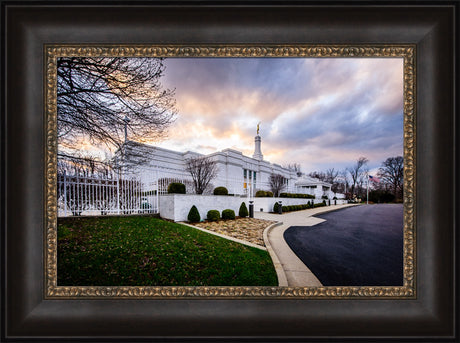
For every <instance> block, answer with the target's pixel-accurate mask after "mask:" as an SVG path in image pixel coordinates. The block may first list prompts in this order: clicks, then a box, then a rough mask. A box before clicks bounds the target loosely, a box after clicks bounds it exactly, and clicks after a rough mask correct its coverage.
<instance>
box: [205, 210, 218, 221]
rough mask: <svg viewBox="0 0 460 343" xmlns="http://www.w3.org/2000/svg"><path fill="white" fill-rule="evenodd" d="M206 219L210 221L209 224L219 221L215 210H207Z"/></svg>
mask: <svg viewBox="0 0 460 343" xmlns="http://www.w3.org/2000/svg"><path fill="white" fill-rule="evenodd" d="M206 218H207V219H208V220H209V221H210V222H215V221H217V220H219V219H220V213H219V211H217V210H209V211H208V213H207V215H206Z"/></svg>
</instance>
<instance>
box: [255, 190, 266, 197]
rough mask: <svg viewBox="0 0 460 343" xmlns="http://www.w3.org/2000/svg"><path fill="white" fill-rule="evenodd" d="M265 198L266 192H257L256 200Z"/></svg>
mask: <svg viewBox="0 0 460 343" xmlns="http://www.w3.org/2000/svg"><path fill="white" fill-rule="evenodd" d="M264 196H265V191H257V192H256V198H263V197H264Z"/></svg>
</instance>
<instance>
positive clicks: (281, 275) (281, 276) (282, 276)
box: [263, 222, 288, 287]
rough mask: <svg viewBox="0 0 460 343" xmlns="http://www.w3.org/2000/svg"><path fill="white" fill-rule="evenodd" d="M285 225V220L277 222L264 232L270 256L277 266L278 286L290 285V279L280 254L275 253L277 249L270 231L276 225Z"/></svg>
mask: <svg viewBox="0 0 460 343" xmlns="http://www.w3.org/2000/svg"><path fill="white" fill-rule="evenodd" d="M280 225H283V222H277V223H274V224H272V225H270V226H269V227H267V228H266V229H265V230H264V232H263V237H264V242H265V246H266V248H267V251H268V253H269V254H270V257H271V259H272V262H273V266H274V267H275V271H276V275H277V276H278V286H279V287H288V281H287V277H286V273H285V272H284V269H283V266H282V265H281V262H280V260H279V259H278V256H277V255H276V253H275V250H273V248H272V246H271V244H270V241H269V240H268V233H269V232H270V231H271V230H272V229H273V228H275V227H277V226H280Z"/></svg>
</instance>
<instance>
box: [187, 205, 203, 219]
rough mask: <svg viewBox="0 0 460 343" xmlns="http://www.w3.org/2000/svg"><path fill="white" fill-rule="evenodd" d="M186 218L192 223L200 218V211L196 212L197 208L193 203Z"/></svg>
mask: <svg viewBox="0 0 460 343" xmlns="http://www.w3.org/2000/svg"><path fill="white" fill-rule="evenodd" d="M187 219H188V221H189V222H192V223H198V222H199V221H200V220H201V216H200V212H198V209H197V208H196V206H195V205H193V206H192V208H191V209H190V212H189V213H188V217H187Z"/></svg>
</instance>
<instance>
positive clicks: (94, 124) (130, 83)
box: [57, 57, 176, 148]
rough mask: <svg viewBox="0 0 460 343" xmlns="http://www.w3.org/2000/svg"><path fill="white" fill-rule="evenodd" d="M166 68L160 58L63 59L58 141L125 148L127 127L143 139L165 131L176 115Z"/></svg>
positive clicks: (59, 66) (59, 78) (59, 70)
mask: <svg viewBox="0 0 460 343" xmlns="http://www.w3.org/2000/svg"><path fill="white" fill-rule="evenodd" d="M163 72H164V65H163V60H162V59H159V58H120V57H116V58H108V57H101V58H98V57H61V58H59V59H58V61H57V123H58V142H59V144H62V146H64V147H66V148H71V147H73V146H75V143H76V142H78V141H79V140H81V139H87V140H89V141H90V142H91V143H93V144H94V143H95V144H101V143H103V144H106V145H109V146H115V147H118V148H120V147H121V144H122V143H123V142H124V141H125V136H126V135H125V132H126V133H127V134H129V136H130V138H132V139H133V140H140V141H142V140H145V139H154V138H158V137H159V136H161V135H162V134H163V133H164V130H165V128H166V127H167V126H168V124H170V123H171V122H172V120H173V119H174V115H175V114H176V110H175V100H174V91H173V90H169V89H163V88H162V85H161V83H160V78H161V76H162V75H163ZM125 130H126V131H125Z"/></svg>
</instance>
